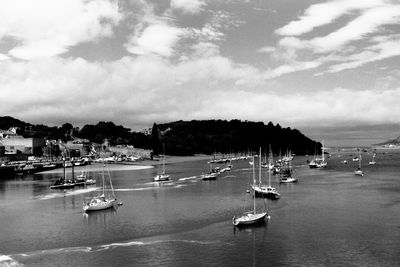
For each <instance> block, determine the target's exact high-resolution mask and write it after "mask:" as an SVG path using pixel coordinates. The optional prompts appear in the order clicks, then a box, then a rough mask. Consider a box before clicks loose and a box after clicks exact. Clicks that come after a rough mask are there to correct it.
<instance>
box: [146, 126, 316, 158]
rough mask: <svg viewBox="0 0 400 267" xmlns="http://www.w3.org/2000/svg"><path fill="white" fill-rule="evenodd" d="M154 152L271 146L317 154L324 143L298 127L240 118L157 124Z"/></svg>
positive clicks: (275, 149) (275, 150)
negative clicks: (313, 138) (286, 126)
mask: <svg viewBox="0 0 400 267" xmlns="http://www.w3.org/2000/svg"><path fill="white" fill-rule="evenodd" d="M151 144H152V148H153V149H154V153H156V154H157V153H162V144H164V145H165V151H166V154H172V155H192V154H195V153H204V154H212V153H215V152H221V153H231V152H232V153H234V152H247V151H258V149H259V147H262V148H263V150H265V149H268V146H269V144H271V146H272V150H273V153H275V154H277V153H279V151H280V150H281V151H282V154H284V153H286V151H287V150H291V152H292V153H296V154H312V155H313V154H314V153H315V152H320V151H321V144H320V143H317V142H315V141H313V140H311V139H310V138H308V137H306V136H304V135H303V134H302V133H301V132H299V131H298V130H296V129H290V128H282V127H281V126H280V125H279V124H277V125H273V124H272V122H270V123H268V124H267V125H265V124H264V123H263V122H250V121H240V120H231V121H225V120H203V121H176V122H171V123H165V124H158V125H157V124H154V125H153V128H152V133H151Z"/></svg>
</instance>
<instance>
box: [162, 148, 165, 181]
mask: <svg viewBox="0 0 400 267" xmlns="http://www.w3.org/2000/svg"><path fill="white" fill-rule="evenodd" d="M162 147H163V170H162V174H165V145H164V144H163V145H162Z"/></svg>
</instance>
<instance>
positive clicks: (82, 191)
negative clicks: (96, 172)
mask: <svg viewBox="0 0 400 267" xmlns="http://www.w3.org/2000/svg"><path fill="white" fill-rule="evenodd" d="M99 189H100V187H91V188H85V189H78V190H73V191H69V190H65V191H60V192H57V193H50V194H45V195H38V196H34V197H32V199H34V200H47V199H53V198H61V197H68V196H75V195H81V194H85V193H89V192H92V191H96V190H99Z"/></svg>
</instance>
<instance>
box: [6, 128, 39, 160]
mask: <svg viewBox="0 0 400 267" xmlns="http://www.w3.org/2000/svg"><path fill="white" fill-rule="evenodd" d="M0 143H1V146H3V147H4V156H6V157H7V156H8V157H13V156H16V155H20V156H21V157H27V156H32V155H34V156H40V155H41V154H42V148H43V147H44V145H45V143H44V140H43V139H42V138H36V137H28V138H25V137H23V136H20V135H17V128H16V127H11V128H10V129H8V130H0ZM1 150H2V149H0V152H1Z"/></svg>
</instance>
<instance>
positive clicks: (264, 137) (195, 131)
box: [0, 117, 321, 155]
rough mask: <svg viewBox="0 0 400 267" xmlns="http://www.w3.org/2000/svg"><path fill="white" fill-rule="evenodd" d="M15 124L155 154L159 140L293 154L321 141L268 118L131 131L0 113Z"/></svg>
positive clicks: (193, 147)
mask: <svg viewBox="0 0 400 267" xmlns="http://www.w3.org/2000/svg"><path fill="white" fill-rule="evenodd" d="M10 127H18V134H20V135H23V136H25V137H43V138H47V139H55V140H59V139H61V140H63V141H67V140H71V139H73V138H83V139H88V140H89V141H90V142H94V143H103V142H104V140H105V139H107V140H108V142H109V144H110V145H133V146H134V147H137V148H145V149H152V150H153V151H154V153H155V154H160V153H162V152H163V151H162V144H164V145H165V152H166V154H169V155H193V154H197V153H201V154H213V153H215V152H220V153H236V152H249V151H258V148H259V147H262V148H263V149H264V150H265V149H267V148H268V146H269V145H270V144H271V146H272V150H273V152H274V153H279V150H280V151H282V153H285V152H286V151H287V150H291V152H292V153H296V154H314V153H315V152H320V150H321V144H320V143H317V142H315V141H313V140H311V139H310V138H308V137H306V136H304V135H303V134H302V133H301V132H299V131H298V130H296V129H291V128H282V127H281V126H280V125H279V124H277V125H274V124H273V123H272V122H270V123H268V124H267V125H265V124H264V123H263V122H251V121H240V120H231V121H226V120H201V121H197V120H193V121H176V122H170V123H163V124H154V125H153V127H152V131H151V134H145V133H143V132H134V131H131V129H129V128H125V127H124V126H121V125H115V124H114V123H113V122H104V121H101V122H99V123H97V124H94V125H92V124H87V125H84V126H83V127H82V128H81V129H80V128H78V127H74V126H73V125H72V124H70V123H64V124H63V125H62V126H60V127H57V126H53V127H49V126H46V125H42V124H39V125H33V124H29V123H25V122H23V121H20V120H17V119H14V118H12V117H0V129H8V128H10Z"/></svg>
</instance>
